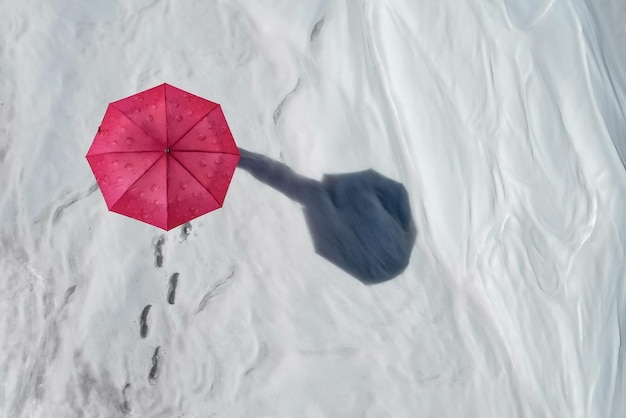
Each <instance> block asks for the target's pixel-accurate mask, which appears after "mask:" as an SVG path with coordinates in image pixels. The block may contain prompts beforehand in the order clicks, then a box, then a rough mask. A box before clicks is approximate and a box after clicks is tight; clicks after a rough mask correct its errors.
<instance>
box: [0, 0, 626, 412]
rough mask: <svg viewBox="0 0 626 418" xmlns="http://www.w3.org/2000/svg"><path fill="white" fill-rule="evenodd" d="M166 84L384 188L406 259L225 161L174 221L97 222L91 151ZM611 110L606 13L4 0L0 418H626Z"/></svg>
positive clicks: (282, 2)
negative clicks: (336, 234) (403, 208)
mask: <svg viewBox="0 0 626 418" xmlns="http://www.w3.org/2000/svg"><path fill="white" fill-rule="evenodd" d="M164 82H167V83H170V84H172V85H174V86H177V87H179V88H182V89H185V90H187V91H190V92H192V93H194V94H197V95H199V96H202V97H205V98H207V99H209V100H213V101H216V102H219V103H220V104H221V105H222V108H223V110H224V113H225V115H226V117H227V118H228V122H229V124H230V128H231V130H232V132H233V134H234V137H235V139H236V141H237V143H238V145H239V146H241V147H243V148H245V149H248V150H250V151H254V152H258V153H261V154H264V155H266V156H268V157H270V158H273V159H275V160H280V161H283V162H284V163H286V164H287V165H289V166H290V167H291V168H292V169H293V170H295V171H296V172H298V173H300V174H303V175H305V176H308V177H312V178H315V179H320V178H321V177H322V175H323V174H327V173H345V172H351V171H359V170H366V169H369V168H372V169H374V170H376V171H378V172H380V173H381V174H384V175H385V176H387V177H389V178H392V179H394V180H396V181H399V182H401V183H403V184H404V186H405V187H406V189H407V190H408V192H409V196H410V202H411V207H412V214H413V218H414V220H415V225H416V227H417V231H418V235H417V240H416V243H415V246H414V248H413V251H412V256H411V261H410V264H409V266H408V268H407V269H406V270H405V271H404V272H403V273H402V274H400V275H399V276H398V277H396V278H394V279H392V280H390V281H388V282H385V283H382V284H377V285H371V286H366V285H364V284H362V283H361V282H360V281H358V280H356V279H355V278H353V277H352V276H350V275H349V274H347V273H345V272H344V271H343V270H340V269H339V268H337V267H336V266H335V265H333V264H331V263H329V262H328V261H326V260H325V259H324V258H322V257H320V256H319V255H317V254H316V253H315V251H314V248H313V244H312V241H311V237H310V234H309V231H308V229H307V225H306V223H305V220H304V217H303V213H302V210H301V207H300V205H299V204H298V203H296V202H294V201H292V200H290V199H289V198H287V197H286V196H285V195H283V194H281V193H279V192H278V191H276V190H274V189H272V188H270V187H269V186H267V185H265V184H263V183H261V182H259V181H257V180H256V179H255V178H254V177H252V176H251V175H250V174H249V173H247V172H245V171H242V170H240V169H239V170H237V171H236V173H235V175H234V177H233V181H232V183H231V187H230V189H229V192H228V195H227V197H226V201H225V205H224V207H223V208H222V209H220V210H218V211H215V212H212V213H209V214H207V215H205V216H202V217H201V218H198V219H196V220H194V221H192V222H191V228H189V227H186V228H182V227H179V228H176V229H174V230H172V231H169V232H164V231H161V230H159V229H157V228H155V227H152V226H150V225H147V224H144V223H141V222H138V221H135V220H132V219H130V218H126V217H124V216H121V215H118V214H115V213H111V212H108V210H107V207H106V204H105V202H104V199H103V198H102V195H101V193H100V191H99V190H98V188H97V185H96V182H95V179H94V176H93V174H92V172H91V170H90V168H89V165H88V164H87V160H86V159H85V157H84V156H85V153H86V152H87V150H88V148H89V146H90V144H91V141H92V140H93V138H94V136H95V134H96V131H97V128H98V125H99V123H100V122H101V120H102V117H103V115H104V112H105V110H106V106H107V104H108V103H109V102H112V101H115V100H118V99H121V98H124V97H127V96H130V95H132V94H134V93H136V92H139V91H142V90H145V89H147V88H150V87H153V86H156V85H158V84H161V83H164ZM624 109H626V3H624V2H623V1H622V0H570V1H566V0H483V1H479V0H469V1H459V0H455V1H453V0H439V1H427V0H360V1H359V0H298V1H287V0H263V1H258V0H215V1H201V0H180V1H168V0H150V1H148V0H137V1H121V0H119V1H114V0H99V1H95V0H88V1H82V2H76V1H69V0H47V1H32V0H24V1H4V2H0V190H1V194H0V417H7V418H17V417H55V418H56V417H60V418H65V417H123V416H128V417H192V418H196V417H197V418H203V417H219V418H221V417H225V418H228V417H253V418H255V417H391V418H397V417H407V418H414V417H436V418H445V417H478V418H489V417H494V418H504V417H506V418H513V417H542V418H543V417H554V418H576V417H590V418H603V417H615V418H623V417H624V416H626V385H625V381H624V379H626V373H625V348H624V346H622V345H621V335H622V334H624V333H626V322H625V320H626V305H625V303H626V288H625V286H624V277H625V274H626V271H625V265H626V264H625V258H624V242H625V241H626V169H625V168H624V167H625V166H624V163H625V162H626V118H625V113H624ZM173 277H175V278H176V279H177V282H178V284H177V287H176V294H175V297H174V295H171V294H169V293H170V288H171V287H172V285H171V282H172V281H173V280H174V278H173ZM168 297H169V298H171V299H173V300H171V301H173V302H175V303H174V304H171V303H169V302H168ZM148 305H150V307H149V308H147V306H148ZM142 318H143V319H144V320H145V324H142ZM142 325H143V326H142ZM142 334H143V335H142ZM624 335H626V334H624ZM157 347H158V351H157Z"/></svg>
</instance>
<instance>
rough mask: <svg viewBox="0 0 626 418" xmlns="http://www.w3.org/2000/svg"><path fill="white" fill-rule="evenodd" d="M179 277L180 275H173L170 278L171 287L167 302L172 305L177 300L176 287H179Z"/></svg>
mask: <svg viewBox="0 0 626 418" xmlns="http://www.w3.org/2000/svg"><path fill="white" fill-rule="evenodd" d="M178 276H179V273H174V274H172V277H170V286H169V290H168V291H167V301H168V303H169V304H170V305H173V304H174V302H175V299H176V286H178Z"/></svg>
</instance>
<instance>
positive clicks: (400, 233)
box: [238, 148, 416, 284]
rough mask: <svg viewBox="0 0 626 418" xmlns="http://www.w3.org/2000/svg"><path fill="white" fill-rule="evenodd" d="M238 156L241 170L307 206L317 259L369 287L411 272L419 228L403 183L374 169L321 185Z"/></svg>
mask: <svg viewBox="0 0 626 418" xmlns="http://www.w3.org/2000/svg"><path fill="white" fill-rule="evenodd" d="M239 151H240V153H241V159H240V160H239V165H238V167H239V168H242V169H244V170H246V171H247V172H249V173H250V174H252V176H254V177H255V178H257V179H258V180H260V181H262V182H263V183H265V184H267V185H269V186H271V187H273V188H274V189H276V190H278V191H280V192H282V193H284V194H285V195H286V196H288V197H289V198H290V199H293V200H295V201H297V202H299V203H300V204H301V205H302V206H303V209H304V216H305V218H306V221H307V224H308V227H309V231H310V233H311V237H312V239H313V245H314V246H315V251H316V252H317V254H319V255H320V256H322V257H324V258H326V259H327V260H328V261H330V262H331V263H333V264H335V265H336V266H337V267H339V268H341V269H343V270H344V271H346V272H348V273H349V274H351V275H352V276H354V277H355V278H357V279H359V280H360V281H361V282H363V283H365V284H375V283H381V282H384V281H387V280H390V279H392V278H394V277H396V276H397V275H399V274H400V273H402V272H403V271H404V269H405V268H406V267H407V265H408V264H409V258H410V256H411V250H412V249H413V245H414V243H415V236H416V229H415V224H414V222H413V218H412V216H411V208H410V206H409V197H408V193H407V191H406V189H405V188H404V186H403V185H402V184H401V183H398V182H396V181H393V180H391V179H389V178H387V177H385V176H383V175H381V174H380V173H378V172H376V171H374V170H371V169H370V170H365V171H360V172H355V173H345V174H325V175H324V177H323V179H322V181H321V182H320V181H317V180H313V179H310V178H307V177H304V176H301V175H299V174H297V173H295V172H294V171H293V170H291V169H290V168H289V167H287V166H286V165H284V164H282V163H280V162H278V161H274V160H272V159H270V158H267V157H265V156H263V155H261V154H256V153H253V152H250V151H246V150H244V149H241V148H240V149H239Z"/></svg>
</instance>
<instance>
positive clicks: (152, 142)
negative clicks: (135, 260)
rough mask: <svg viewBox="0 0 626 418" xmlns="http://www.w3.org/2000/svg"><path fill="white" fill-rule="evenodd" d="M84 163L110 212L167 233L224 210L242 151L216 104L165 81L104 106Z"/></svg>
mask: <svg viewBox="0 0 626 418" xmlns="http://www.w3.org/2000/svg"><path fill="white" fill-rule="evenodd" d="M87 160H88V161H89V165H90V166H91V169H92V171H93V173H94V175H95V177H96V180H97V181H98V185H99V186H100V190H101V191H102V195H103V196H104V200H105V201H106V204H107V206H108V208H109V210H111V211H113V212H117V213H120V214H122V215H125V216H129V217H131V218H135V219H139V220H141V221H143V222H146V223H149V224H151V225H154V226H157V227H159V228H162V229H165V230H170V229H172V228H175V227H177V226H179V225H181V224H183V223H185V222H188V221H190V220H191V219H194V218H197V217H198V216H201V215H204V214H205V213H208V212H211V211H212V210H215V209H218V208H220V207H222V205H223V203H224V197H225V196H226V190H227V189H228V185H229V184H230V180H231V178H232V175H233V173H234V171H235V167H236V166H237V162H238V161H239V150H238V149H237V146H236V145H235V141H234V140H233V136H232V134H231V132H230V129H229V128H228V124H227V123H226V119H225V118H224V114H223V113H222V109H221V108H220V105H219V104H217V103H213V102H210V101H208V100H205V99H203V98H201V97H198V96H195V95H193V94H190V93H187V92H185V91H183V90H180V89H178V88H176V87H173V86H170V85H169V84H162V85H160V86H157V87H154V88H151V89H149V90H146V91H143V92H141V93H138V94H135V95H133V96H130V97H127V98H125V99H122V100H119V101H117V102H113V103H111V104H109V106H108V108H107V111H106V114H105V115H104V119H103V120H102V124H101V125H100V127H99V128H98V133H97V134H96V137H95V139H94V141H93V143H92V144H91V147H90V148H89V151H88V152H87Z"/></svg>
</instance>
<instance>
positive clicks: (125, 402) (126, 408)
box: [122, 383, 131, 414]
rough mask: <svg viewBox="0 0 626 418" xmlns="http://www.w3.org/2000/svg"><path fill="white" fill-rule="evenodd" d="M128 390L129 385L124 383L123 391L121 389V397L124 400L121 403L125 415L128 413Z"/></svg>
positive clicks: (129, 409)
mask: <svg viewBox="0 0 626 418" xmlns="http://www.w3.org/2000/svg"><path fill="white" fill-rule="evenodd" d="M129 390H130V383H126V386H124V389H122V397H123V398H124V402H122V412H123V413H125V414H128V413H130V411H131V408H130V402H129V401H128V391H129Z"/></svg>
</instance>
